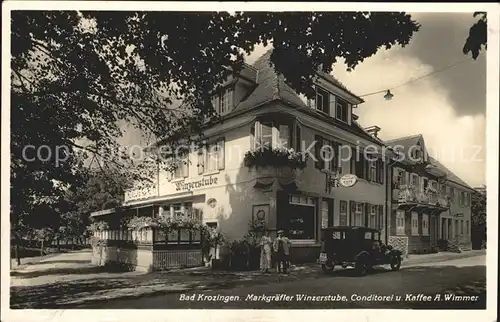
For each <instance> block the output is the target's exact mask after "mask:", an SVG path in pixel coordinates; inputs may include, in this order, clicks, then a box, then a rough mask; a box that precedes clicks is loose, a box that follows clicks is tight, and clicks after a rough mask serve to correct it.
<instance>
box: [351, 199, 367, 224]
mask: <svg viewBox="0 0 500 322" xmlns="http://www.w3.org/2000/svg"><path fill="white" fill-rule="evenodd" d="M352 207H353V208H352V213H353V218H352V220H351V225H353V226H363V224H364V220H363V203H361V202H355V201H353V202H352Z"/></svg>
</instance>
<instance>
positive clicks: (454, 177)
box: [429, 156, 473, 189]
mask: <svg viewBox="0 0 500 322" xmlns="http://www.w3.org/2000/svg"><path fill="white" fill-rule="evenodd" d="M429 162H430V164H432V165H433V166H435V167H436V168H438V169H440V170H441V171H443V172H445V173H446V176H447V179H448V180H449V181H452V182H454V183H457V184H459V185H461V186H463V187H465V188H469V189H473V188H472V187H471V186H470V185H468V184H467V183H466V182H465V181H463V180H462V179H460V177H458V176H457V175H456V174H454V173H453V172H451V171H450V170H449V169H448V168H447V167H445V166H444V165H443V164H442V163H441V162H439V161H438V160H436V159H435V158H433V157H430V156H429Z"/></svg>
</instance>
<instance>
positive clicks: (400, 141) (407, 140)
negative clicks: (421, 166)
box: [385, 134, 423, 155]
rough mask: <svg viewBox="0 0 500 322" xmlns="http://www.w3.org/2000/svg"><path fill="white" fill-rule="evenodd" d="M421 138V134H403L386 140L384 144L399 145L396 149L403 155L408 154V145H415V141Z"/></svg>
mask: <svg viewBox="0 0 500 322" xmlns="http://www.w3.org/2000/svg"><path fill="white" fill-rule="evenodd" d="M421 139H423V136H422V134H415V135H409V136H405V137H402V138H397V139H392V140H386V141H385V144H387V145H388V146H391V147H395V146H397V147H399V148H400V149H398V151H399V152H401V153H403V154H404V155H408V150H409V149H410V147H412V146H415V145H417V143H418V142H419V141H420V140H421Z"/></svg>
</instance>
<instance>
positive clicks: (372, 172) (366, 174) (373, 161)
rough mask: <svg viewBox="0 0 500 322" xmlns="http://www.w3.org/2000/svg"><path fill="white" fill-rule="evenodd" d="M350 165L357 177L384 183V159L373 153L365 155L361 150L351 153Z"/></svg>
mask: <svg viewBox="0 0 500 322" xmlns="http://www.w3.org/2000/svg"><path fill="white" fill-rule="evenodd" d="M351 167H352V169H354V174H355V175H356V176H357V177H358V178H361V179H365V180H367V181H371V182H376V183H384V161H383V160H382V159H380V158H377V157H376V156H374V155H370V156H367V155H365V153H364V152H361V151H360V152H359V153H353V156H352V158H351Z"/></svg>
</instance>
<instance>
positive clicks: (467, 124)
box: [124, 13, 486, 187]
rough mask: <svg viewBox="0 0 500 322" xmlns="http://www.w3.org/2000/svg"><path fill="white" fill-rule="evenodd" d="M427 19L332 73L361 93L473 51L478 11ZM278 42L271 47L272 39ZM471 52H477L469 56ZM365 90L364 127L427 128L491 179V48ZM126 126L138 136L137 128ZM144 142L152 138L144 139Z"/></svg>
mask: <svg viewBox="0 0 500 322" xmlns="http://www.w3.org/2000/svg"><path fill="white" fill-rule="evenodd" d="M412 17H413V18H414V19H415V20H416V21H418V22H419V23H420V24H421V28H420V30H419V31H418V32H417V33H416V34H415V35H414V37H413V39H412V40H411V42H410V44H409V45H408V46H406V47H405V48H401V47H393V48H391V49H389V50H385V49H381V50H379V51H378V52H377V54H376V55H374V56H372V57H370V58H368V59H366V60H364V61H363V63H361V64H360V65H358V66H357V67H356V68H355V70H354V71H352V72H347V71H346V67H345V65H343V64H342V63H340V64H336V65H335V66H334V70H333V72H332V74H333V75H334V76H335V77H336V78H337V79H338V80H339V81H340V82H342V83H343V84H344V85H345V86H347V87H348V88H349V89H350V90H351V91H353V92H354V93H356V94H357V95H359V96H362V95H363V94H368V93H373V92H376V91H380V90H386V89H390V88H393V87H396V86H398V85H400V84H403V83H406V82H408V81H410V80H412V79H415V78H418V77H420V76H423V75H426V74H429V73H431V72H433V71H437V70H441V69H443V68H444V67H447V66H449V65H452V64H454V63H457V62H460V61H462V60H465V59H467V58H468V57H467V56H465V55H464V54H463V52H462V47H463V45H464V42H465V39H466V38H467V36H468V31H469V28H470V26H472V24H473V23H474V22H475V18H473V16H472V13H413V14H412ZM268 48H270V47H268ZM268 48H265V47H263V46H257V47H256V49H255V51H254V52H253V53H252V54H251V55H249V56H248V57H247V63H250V64H251V63H253V62H254V61H255V60H256V59H257V58H258V57H260V56H261V55H262V54H263V53H265V52H266V51H267V50H268ZM469 57H470V56H469ZM391 92H392V94H394V97H393V99H392V100H390V101H387V100H385V99H384V97H383V96H384V93H381V94H376V95H370V96H366V97H364V99H365V103H363V104H361V105H359V106H358V108H356V109H355V111H354V113H355V114H357V115H358V116H359V119H358V122H359V123H360V124H361V125H362V126H363V127H368V126H371V125H377V126H379V127H380V128H381V131H380V132H379V137H380V138H381V139H383V140H389V139H394V138H398V137H403V136H409V135H414V134H422V135H423V137H424V140H425V144H426V147H427V149H428V151H429V154H430V155H431V156H434V157H436V158H437V159H438V160H439V161H441V163H443V164H444V165H445V166H446V167H448V169H450V170H451V171H453V172H454V173H455V174H456V175H458V176H459V177H460V178H462V179H463V180H464V181H465V182H467V183H468V184H469V185H471V186H473V187H476V186H480V185H483V184H485V182H486V178H485V168H486V161H485V157H486V146H485V142H486V132H485V131H486V121H485V113H486V54H485V53H484V52H483V53H482V54H481V55H480V56H479V58H478V59H477V60H476V61H467V62H465V63H461V64H459V65H456V66H454V67H452V68H449V69H447V70H445V71H444V72H439V73H436V74H434V75H432V76H430V77H426V78H423V79H420V80H418V81H415V82H412V83H410V84H408V85H405V86H402V87H399V88H396V89H394V90H391ZM133 132H134V131H130V132H128V133H126V135H125V137H124V141H126V142H127V143H130V141H131V140H134V137H136V134H134V133H133ZM142 143H144V142H142Z"/></svg>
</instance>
